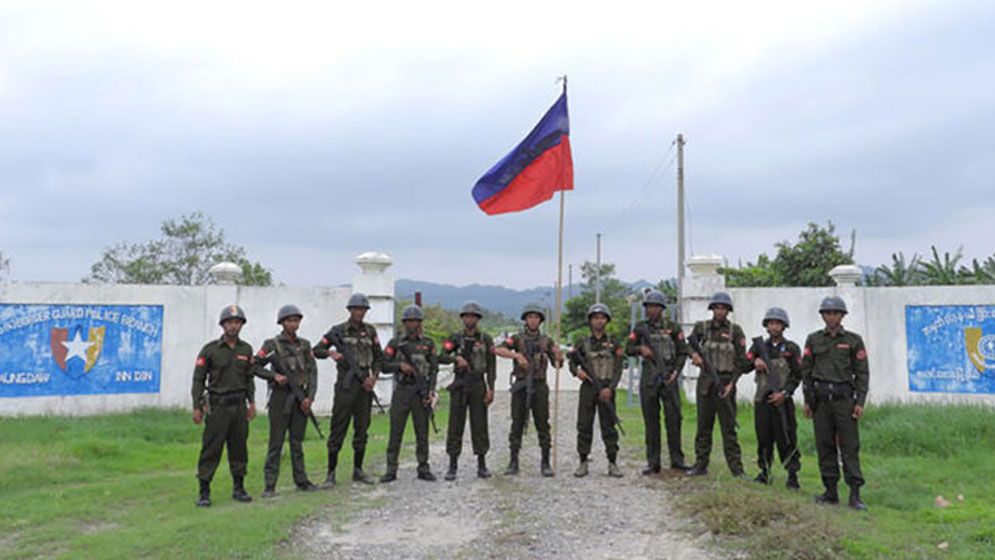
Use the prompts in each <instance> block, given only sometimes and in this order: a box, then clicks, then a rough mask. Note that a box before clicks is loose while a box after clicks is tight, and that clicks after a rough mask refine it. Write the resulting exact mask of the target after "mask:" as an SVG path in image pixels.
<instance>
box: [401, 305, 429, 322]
mask: <svg viewBox="0 0 995 560" xmlns="http://www.w3.org/2000/svg"><path fill="white" fill-rule="evenodd" d="M401 320H402V321H424V320H425V314H424V313H422V310H421V307H418V306H417V305H409V306H407V307H405V308H404V311H403V312H402V313H401Z"/></svg>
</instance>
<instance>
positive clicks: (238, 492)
mask: <svg viewBox="0 0 995 560" xmlns="http://www.w3.org/2000/svg"><path fill="white" fill-rule="evenodd" d="M243 482H244V481H243V478H242V477H241V476H236V477H234V478H233V479H232V488H231V497H232V499H233V500H237V501H239V502H251V501H252V496H250V495H249V493H248V492H246V491H245V485H244V484H243Z"/></svg>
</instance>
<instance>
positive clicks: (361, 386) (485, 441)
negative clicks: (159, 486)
mask: <svg viewBox="0 0 995 560" xmlns="http://www.w3.org/2000/svg"><path fill="white" fill-rule="evenodd" d="M643 306H644V308H645V312H646V318H645V320H643V321H640V322H639V323H637V324H636V325H635V328H634V329H632V331H631V333H630V334H629V336H628V339H627V341H625V344H624V345H623V343H622V342H621V341H620V340H618V339H616V337H614V336H612V335H610V334H608V332H607V325H608V323H609V322H610V321H611V319H612V317H611V311H610V309H609V308H608V307H607V306H606V305H603V304H600V303H596V304H594V305H592V306H591V307H590V308H589V310H588V314H587V319H588V326H589V331H590V334H588V335H586V336H582V337H580V338H578V339H577V340H575V341H574V344H573V345H572V348H571V349H570V351H569V352H568V354H567V355H566V356H565V355H564V353H563V352H562V351H561V349H560V348H559V346H558V345H557V344H556V343H555V341H554V340H553V339H552V338H550V337H549V336H548V335H546V334H544V333H543V332H542V329H541V326H542V323H543V322H544V321H545V319H546V317H545V314H544V313H543V310H542V309H541V308H540V307H538V306H527V307H526V308H525V310H524V311H523V313H522V315H521V319H522V321H523V323H524V325H523V328H522V330H521V331H520V332H518V333H515V334H513V335H511V336H509V337H507V338H506V339H505V340H504V341H503V342H502V343H500V344H495V343H494V340H493V339H492V337H491V336H490V335H488V334H486V333H484V332H483V331H482V330H481V329H480V326H479V322H480V320H481V319H482V317H483V310H482V308H481V306H480V305H479V304H477V303H475V302H472V301H471V302H467V303H465V304H464V305H463V306H462V308H461V309H460V314H459V315H460V319H461V320H462V323H463V329H462V330H461V331H460V332H456V333H453V334H452V335H450V336H449V337H447V338H446V339H445V340H444V341H443V343H442V348H441V349H439V350H437V349H436V344H435V342H434V341H433V340H432V339H431V338H429V337H427V336H426V335H425V334H424V333H423V331H422V328H421V327H422V322H423V320H424V315H423V313H422V310H421V308H419V307H418V306H415V305H412V306H408V307H407V308H405V309H404V311H403V313H402V316H401V320H402V323H403V328H402V329H401V331H400V332H399V333H398V335H397V336H395V337H394V338H393V339H391V340H390V341H389V342H388V343H387V345H386V346H385V347H383V348H381V345H380V342H379V340H378V337H377V332H376V329H375V327H373V326H372V325H370V324H368V323H366V322H364V318H365V315H366V313H367V311H368V310H369V307H370V304H369V300H368V299H367V298H366V296H364V295H363V294H353V295H352V296H351V297H350V299H349V302H348V304H347V306H346V307H347V310H348V312H349V318H348V319H347V320H346V321H345V322H343V323H341V324H338V325H335V326H333V327H332V328H331V329H330V330H329V331H328V332H327V333H326V334H325V335H324V337H322V339H321V340H320V341H319V342H318V343H317V344H315V345H313V346H312V345H311V344H310V342H309V341H307V340H305V339H303V338H301V337H299V336H297V331H298V329H299V328H300V324H301V321H302V320H303V313H302V312H301V311H300V309H298V308H297V307H296V306H294V305H286V306H284V307H282V308H281V309H280V310H279V312H278V313H277V323H278V324H279V325H280V326H281V328H282V330H281V332H280V333H279V334H278V335H277V336H275V337H274V338H271V339H268V340H266V341H265V342H264V343H263V346H262V348H261V349H260V350H259V352H258V353H256V354H253V351H252V347H251V346H250V345H249V344H248V343H246V342H245V341H243V340H242V339H241V338H239V332H240V330H241V328H242V326H243V325H244V324H245V321H246V317H245V313H244V312H243V311H242V309H241V308H239V307H238V306H236V305H232V306H229V307H226V308H225V309H224V310H222V312H221V316H220V321H219V324H220V326H221V328H222V329H223V331H224V332H223V334H222V336H221V338H220V339H218V340H214V341H211V342H208V343H207V344H206V345H205V346H204V347H203V349H202V350H201V351H200V354H199V355H198V357H197V361H196V368H195V370H194V376H193V391H192V396H193V420H194V422H196V423H198V424H199V423H201V422H204V423H205V427H204V433H203V442H202V448H201V453H200V459H199V463H198V472H197V477H198V479H199V482H200V498H199V500H198V501H197V505H198V506H209V505H210V503H211V500H210V483H211V479H212V478H213V476H214V472H215V470H216V469H217V466H218V464H219V462H220V459H221V454H222V450H223V448H224V447H225V446H226V445H227V449H228V461H229V466H230V469H231V474H232V479H233V490H232V497H233V498H234V499H235V500H238V501H243V502H247V501H251V499H252V498H251V497H250V496H249V494H248V493H247V492H246V490H245V486H244V477H245V472H246V464H247V461H248V452H247V446H246V439H247V436H248V422H249V421H250V420H251V419H252V418H253V417H254V416H255V412H256V410H255V404H254V403H255V399H254V396H255V395H254V392H255V391H254V388H255V383H254V378H255V377H260V378H263V379H266V380H267V382H268V385H269V402H268V404H267V407H268V417H269V425H270V437H269V449H268V452H267V456H266V464H265V467H264V483H265V489H264V491H263V494H262V495H263V497H272V496H275V495H276V483H277V478H278V475H279V467H280V457H281V453H282V450H283V443H284V440H285V439H286V438H287V435H288V433H289V440H290V453H291V464H292V468H293V480H294V484H295V485H296V487H297V488H298V489H299V490H301V491H313V490H317V489H319V488H330V487H332V486H334V485H335V482H336V470H337V463H338V454H339V451H340V449H341V447H342V444H343V443H344V440H345V436H346V432H347V430H348V427H349V424H350V421H351V423H352V426H353V439H352V446H353V471H352V480H353V481H357V482H362V483H366V484H372V483H373V479H372V477H370V476H369V475H367V474H366V472H365V471H364V470H363V462H364V458H365V451H366V443H367V431H368V428H369V425H370V416H371V409H372V407H373V405H376V406H377V407H379V408H381V410H382V407H381V406H380V403H379V400H378V399H377V397H376V393H375V392H374V388H375V385H376V383H377V378H378V377H379V375H380V374H381V373H385V374H392V375H393V379H394V388H393V393H392V395H391V401H390V412H389V415H390V436H389V440H388V445H387V461H386V463H387V466H386V471H385V473H384V474H383V476H381V477H380V481H381V482H385V483H386V482H392V481H394V480H396V479H397V470H398V457H399V453H400V449H401V443H402V436H403V434H404V430H405V427H406V424H407V420H408V416H409V415H410V416H411V418H412V424H413V427H414V432H415V439H416V447H415V456H416V459H417V462H418V466H417V477H418V478H419V479H421V480H428V481H434V480H435V479H436V478H435V475H434V474H433V473H432V470H431V467H430V465H429V435H428V429H429V424H430V423H431V425H432V428H433V430H435V429H436V426H435V419H434V406H435V402H436V400H437V395H436V391H435V389H436V383H437V379H438V370H439V364H440V363H441V364H453V370H454V380H453V382H452V384H451V385H449V387H448V390H449V391H450V395H451V398H450V400H449V426H448V432H447V437H446V452H447V454H448V456H449V466H448V469H447V470H446V473H445V479H446V480H455V479H456V477H457V471H458V466H459V456H460V454H461V452H462V446H463V432H464V429H465V427H466V423H467V416H469V424H470V431H471V443H472V450H473V453H474V455H476V457H477V476H478V477H480V478H489V477H490V476H491V472H490V470H489V469H488V468H487V461H486V456H487V453H488V451H489V449H490V440H489V429H488V407H489V406H490V405H491V403H492V402H493V400H494V386H495V381H496V372H497V369H496V357H502V358H507V359H510V360H512V362H513V370H512V384H511V428H510V432H509V437H508V439H509V447H510V455H511V457H510V460H509V463H508V467H507V468H506V469H505V471H504V474H505V475H508V476H513V475H517V474H518V472H519V451H520V449H521V446H522V438H523V435H524V432H525V431H526V429H527V424H528V422H529V416H531V417H532V423H533V424H534V426H535V431H536V434H537V437H538V442H539V448H540V452H541V460H540V473H541V474H542V476H544V477H551V476H554V472H553V468H552V465H551V463H550V452H551V447H552V437H551V433H550V423H549V385H548V384H547V381H546V373H547V370H548V368H549V365H550V364H552V365H554V366H555V367H556V368H560V367H562V366H563V365H564V363H565V362H566V363H568V367H569V370H570V372H571V373H572V374H573V375H574V376H576V377H577V378H578V379H579V380H580V381H581V386H580V390H579V391H578V409H577V426H576V428H577V453H578V456H579V461H578V466H577V469H576V471H575V472H574V476H577V477H583V476H586V475H587V474H588V472H589V463H590V453H591V444H592V442H593V439H594V421H595V417H597V419H598V422H599V425H600V431H601V437H602V441H603V443H604V448H605V453H606V455H607V460H608V470H607V474H608V475H609V476H611V477H621V476H622V471H621V469H620V468H619V466H618V464H617V457H618V451H619V443H618V442H619V430H620V429H621V422H620V421H619V418H618V414H617V411H616V409H615V394H616V390H617V387H618V383H619V381H620V379H621V376H622V370H623V361H624V358H625V356H633V357H640V358H641V359H642V368H641V371H642V373H641V377H640V381H639V398H640V404H641V407H642V415H643V421H644V425H645V445H646V460H647V466H646V468H645V469H644V470H643V471H642V473H643V474H644V475H652V474H656V473H660V472H661V471H662V451H661V433H660V414H661V408H662V409H663V418H664V425H665V428H666V433H667V447H668V452H669V459H670V468H671V469H674V470H677V471H682V472H685V473H686V474H687V475H688V476H701V475H704V474H707V472H708V464H709V456H710V455H711V450H712V432H713V427H714V424H715V418H716V416H717V417H718V420H719V426H720V432H721V434H722V444H723V450H724V455H725V458H726V463H727V465H728V467H729V470H730V471H731V472H732V474H733V476H736V477H739V478H745V477H746V474H745V471H744V468H743V462H742V453H741V450H740V447H739V443H738V441H737V430H738V425H737V423H736V383H737V381H738V379H739V377H740V376H741V375H743V374H745V373H748V372H750V371H754V372H755V377H756V384H757V389H756V393H755V395H754V399H753V400H754V407H755V414H754V418H755V429H756V435H757V445H758V449H757V457H758V467H759V474H758V475H757V476H756V478H755V479H754V480H756V481H757V482H761V483H765V484H769V483H770V482H771V480H772V468H773V460H774V448H775V447H776V448H777V453H778V456H779V458H780V463H781V465H782V466H783V468H784V469H785V470H786V471H787V473H788V476H787V481H786V486H787V487H788V488H791V489H798V488H799V482H798V470H799V469H800V468H801V462H800V453H799V450H798V447H797V422H796V418H795V408H794V399H793V394H794V392H795V390H796V389H797V388H798V387H799V386H801V387H802V392H803V396H804V414H805V416H806V417H808V418H812V419H813V424H814V428H815V444H816V449H817V453H818V462H819V470H820V474H821V477H822V482H823V485H824V487H825V491H824V492H823V493H822V494H820V495H818V496H816V502H818V503H821V504H837V503H839V494H838V491H837V486H838V482H839V478H840V468H839V466H840V465H839V463H840V462H842V465H843V471H844V474H845V483H846V484H847V485H848V486H849V487H850V496H849V505H850V507H852V508H854V509H857V510H864V509H866V506H865V505H864V503H863V501H862V500H861V498H860V487H861V486H862V485H863V483H864V480H863V477H862V475H861V470H860V460H859V437H858V429H857V422H858V420H859V419H860V417H861V416H862V414H863V406H864V401H865V399H866V396H867V390H868V367H867V352H866V350H865V348H864V344H863V340H862V339H861V337H860V336H859V335H857V334H856V333H853V332H850V331H847V330H845V329H843V327H842V319H843V317H844V315H845V314H846V312H847V310H846V304H845V303H844V302H843V300H842V299H840V298H838V297H827V298H825V299H824V300H823V301H822V303H821V305H820V307H819V313H820V314H821V316H822V319H823V321H824V323H825V327H824V328H823V329H820V330H818V331H815V332H813V333H811V334H810V335H809V336H808V338H807V339H806V341H805V345H804V350H803V349H801V348H799V346H798V345H797V344H795V343H794V342H792V341H790V340H787V339H786V338H785V336H784V334H785V330H786V329H787V328H788V327H789V326H790V320H789V318H788V314H787V312H785V311H784V310H783V309H781V308H778V307H772V308H770V309H769V310H768V311H767V313H766V314H765V316H764V319H763V322H762V326H763V327H764V328H765V329H766V331H767V334H768V336H767V337H766V338H765V337H756V338H754V339H753V340H752V342H751V343H750V344H748V343H747V339H746V335H745V334H744V331H743V329H742V327H740V326H739V325H737V324H735V323H733V322H732V321H731V320H730V319H729V314H730V313H731V312H732V311H733V302H732V298H731V297H730V296H729V294H727V293H725V292H718V293H716V294H715V295H714V296H713V297H712V298H711V300H710V302H709V305H708V309H709V311H710V312H711V318H710V319H708V320H705V321H701V322H698V323H696V324H695V326H694V329H693V330H692V332H691V334H690V335H689V336H687V337H685V335H684V332H683V330H682V328H681V325H680V324H678V323H676V322H675V321H674V320H673V319H671V318H670V317H668V316H667V315H666V314H665V313H664V311H665V308H666V299H665V297H664V295H663V294H662V293H660V292H658V291H650V292H648V293H647V294H646V295H645V296H644V298H643ZM689 357H690V359H691V361H692V363H693V364H694V365H695V366H697V367H698V368H699V370H700V374H699V375H698V378H697V385H696V389H695V402H696V405H697V433H696V435H695V462H694V463H693V465H688V464H687V463H686V462H685V457H684V454H683V451H682V447H681V421H682V418H681V392H680V385H679V383H678V379H679V377H680V372H681V371H682V370H683V368H684V365H685V362H686V360H687V359H688V358H689ZM328 358H330V359H332V360H333V361H334V362H335V363H336V367H337V378H336V383H335V390H334V400H333V404H332V417H331V431H330V434H329V436H328V440H327V448H328V468H327V471H326V472H327V474H326V478H325V480H324V482H323V483H322V484H321V485H320V486H319V485H316V484H314V483H312V482H311V481H310V480H309V479H308V477H307V473H306V471H305V468H304V453H303V440H304V434H305V431H306V429H307V423H308V421H309V420H310V421H311V422H312V423H313V424H314V426H315V429H316V430H318V433H319V434H320V433H321V431H320V426H319V424H318V422H317V420H316V419H315V417H314V414H313V412H312V411H311V408H312V406H313V403H314V398H315V393H316V391H317V386H318V371H317V364H316V360H319V359H328ZM661 405H662V406H661Z"/></svg>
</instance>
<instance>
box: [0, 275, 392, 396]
mask: <svg viewBox="0 0 995 560" xmlns="http://www.w3.org/2000/svg"><path fill="white" fill-rule="evenodd" d="M388 266H389V265H388ZM384 268H386V267H384ZM380 272H381V273H382V271H380ZM360 276H364V275H360ZM364 277H366V278H367V281H370V280H369V278H368V276H364ZM357 287H359V286H357ZM388 288H389V290H390V292H389V294H388V293H387V289H388ZM352 291H353V288H352V287H335V288H332V287H313V288H300V287H285V286H278V287H267V288H260V287H240V286H233V285H209V286H145V285H90V284H48V283H24V284H0V302H3V303H19V304H98V305H99V304H119V305H127V304H133V305H137V304H146V305H162V306H163V330H162V369H161V381H160V386H159V393H151V394H149V393H147V394H116V395H79V396H66V397H62V396H46V397H13V398H0V416H10V415H21V414H68V415H85V414H98V413H106V412H116V411H127V410H131V409H134V408H139V407H183V408H189V407H190V405H191V398H190V385H191V381H192V378H193V369H194V361H195V359H196V357H197V353H198V352H199V351H200V348H201V347H202V346H203V345H204V344H205V343H206V342H207V341H208V340H211V339H216V338H218V337H220V336H221V328H220V327H219V326H218V315H219V313H220V312H221V309H222V308H223V307H225V306H227V305H231V304H233V303H234V304H237V305H239V306H241V307H242V308H243V309H244V310H245V313H246V315H247V317H248V322H247V323H246V325H245V327H244V328H243V329H242V334H241V336H242V338H243V339H244V340H246V341H247V342H249V343H250V344H251V345H252V347H253V350H254V351H255V350H258V349H259V347H260V346H261V345H262V343H263V341H264V340H265V339H266V338H269V337H272V336H274V335H276V334H277V333H279V331H280V327H279V326H278V325H277V324H276V313H277V310H278V309H279V308H280V307H281V306H282V305H285V304H288V303H293V304H295V305H297V306H298V307H300V308H301V311H303V313H304V320H303V322H302V324H301V329H300V335H301V336H303V337H304V338H307V339H308V340H310V341H311V342H312V343H315V342H317V341H318V340H320V339H321V337H322V335H323V334H324V333H325V332H326V331H327V330H328V328H329V327H330V326H331V325H333V324H335V323H339V322H341V321H344V320H345V319H346V318H347V311H346V309H345V305H346V302H347V301H348V299H349V296H350V294H351V293H352ZM377 302H378V306H379V308H378V310H379V311H380V312H381V314H382V315H383V316H385V317H390V318H391V319H392V318H393V280H392V279H389V277H388V279H387V280H386V281H381V286H380V292H379V293H378V298H377ZM388 311H389V313H388ZM382 323H383V321H379V323H378V326H379V327H382V328H384V329H386V330H387V331H388V332H389V330H390V326H389V325H385V324H382ZM381 336H383V335H381ZM383 342H384V343H386V340H384V341H383ZM334 383H335V367H334V364H333V363H332V362H331V361H330V360H319V361H318V394H317V398H316V402H315V409H316V411H317V412H318V413H320V414H328V413H329V412H330V411H331V406H332V391H333V385H334ZM266 390H267V389H266V384H265V382H263V381H262V380H257V382H256V403H257V406H259V407H260V408H262V407H263V406H265V403H266Z"/></svg>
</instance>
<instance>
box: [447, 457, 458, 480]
mask: <svg viewBox="0 0 995 560" xmlns="http://www.w3.org/2000/svg"><path fill="white" fill-rule="evenodd" d="M458 466H459V456H458V455H450V456H449V470H447V471H446V476H445V478H446V480H456V467H458Z"/></svg>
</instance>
